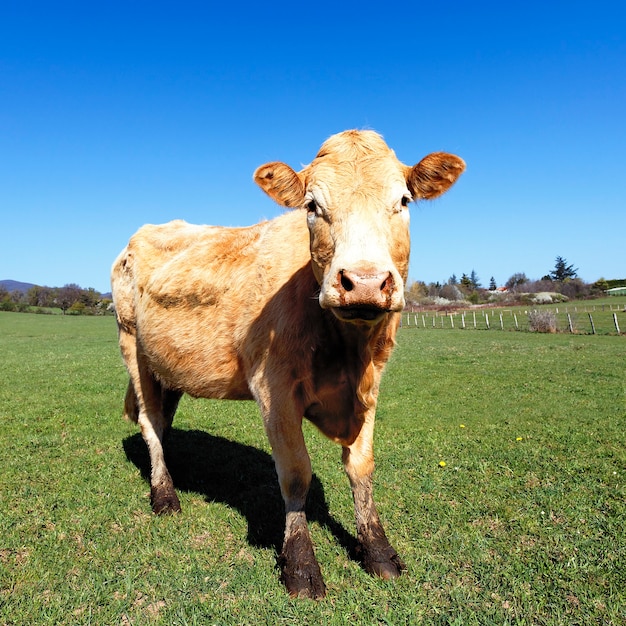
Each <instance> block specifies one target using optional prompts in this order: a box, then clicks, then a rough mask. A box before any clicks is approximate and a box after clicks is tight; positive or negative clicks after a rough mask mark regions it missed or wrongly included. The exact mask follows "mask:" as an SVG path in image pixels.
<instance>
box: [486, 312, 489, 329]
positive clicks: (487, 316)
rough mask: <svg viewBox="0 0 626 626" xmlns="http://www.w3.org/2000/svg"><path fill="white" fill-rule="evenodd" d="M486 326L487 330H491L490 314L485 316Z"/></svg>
mask: <svg viewBox="0 0 626 626" xmlns="http://www.w3.org/2000/svg"><path fill="white" fill-rule="evenodd" d="M485 324H486V325H487V330H489V314H487V315H485Z"/></svg>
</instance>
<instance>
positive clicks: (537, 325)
mask: <svg viewBox="0 0 626 626" xmlns="http://www.w3.org/2000/svg"><path fill="white" fill-rule="evenodd" d="M528 330H530V331H531V332H535V333H555V332H556V313H555V312H554V311H530V312H529V313H528Z"/></svg>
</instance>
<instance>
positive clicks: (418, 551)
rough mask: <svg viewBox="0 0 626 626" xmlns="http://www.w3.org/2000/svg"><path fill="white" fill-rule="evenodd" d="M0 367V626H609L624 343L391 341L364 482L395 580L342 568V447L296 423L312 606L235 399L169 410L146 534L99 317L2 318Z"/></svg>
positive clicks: (620, 511)
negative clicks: (396, 566)
mask: <svg viewBox="0 0 626 626" xmlns="http://www.w3.org/2000/svg"><path fill="white" fill-rule="evenodd" d="M0 351H1V352H0V354H1V355H2V358H1V359H0V423H1V424H2V430H1V431H0V624H2V625H5V624H6V625H9V624H11V625H17V624H29V625H30V624H41V623H50V624H123V625H130V624H133V625H134V624H164V625H173V624H257V625H258V624H280V623H284V624H292V623H307V624H344V623H345V624H357V623H358V624H417V623H424V624H568V625H569V624H585V625H586V624H598V625H600V624H602V625H605V624H615V625H617V624H624V623H626V373H625V372H626V367H625V363H624V360H625V357H626V338H625V337H617V336H604V335H597V336H587V335H569V334H558V335H538V334H531V333H502V332H495V331H494V332H489V333H486V332H477V333H473V332H458V331H457V330H442V331H439V332H437V333H423V332H415V329H409V328H406V327H405V328H403V329H401V331H400V333H399V336H398V347H397V350H396V352H395V353H394V356H393V358H392V362H391V363H390V365H389V368H388V370H387V373H386V375H385V379H384V382H383V386H382V391H381V398H380V405H379V415H378V421H377V431H376V441H375V443H376V459H377V471H376V477H375V483H376V497H377V502H378V506H379V510H380V513H381V517H382V519H383V521H384V523H385V525H386V529H387V532H388V535H389V537H390V539H391V540H392V543H393V544H394V545H395V547H396V548H397V550H398V552H399V553H400V554H401V556H402V557H403V559H404V560H405V561H406V563H407V565H408V572H407V573H406V575H405V576H403V577H402V578H400V579H399V580H397V581H395V582H385V581H380V580H377V579H374V578H371V577H369V576H368V575H367V574H365V573H364V572H363V571H362V570H361V569H360V567H359V566H358V564H356V563H355V562H354V561H352V560H351V559H350V558H349V556H348V552H349V548H350V546H351V545H352V541H353V532H354V531H353V525H354V522H353V512H352V502H351V496H350V491H349V487H348V483H347V479H346V478H345V476H344V475H343V473H342V468H341V462H340V449H339V448H338V447H337V446H336V445H335V444H333V443H331V442H329V441H327V440H325V439H324V438H323V437H322V436H321V435H320V434H319V433H317V431H316V430H315V429H314V428H313V427H311V426H309V425H306V428H305V431H306V437H307V441H308V445H309V449H310V452H311V456H312V459H313V467H314V471H315V480H314V484H313V489H312V492H311V497H310V507H309V508H310V519H311V530H312V536H313V541H314V544H315V547H316V553H317V556H318V559H319V561H320V565H321V568H322V572H323V574H324V577H325V581H326V584H327V586H328V596H327V598H326V599H325V600H323V601H321V602H310V601H295V600H291V599H289V598H288V597H286V594H285V592H284V590H283V588H282V586H281V584H280V583H279V581H278V572H277V570H276V546H277V544H279V543H280V540H281V533H282V528H281V524H282V515H283V513H282V503H281V499H280V494H279V491H278V487H277V485H276V479H275V475H274V471H273V466H272V461H271V457H270V454H269V448H268V445H267V442H266V440H265V435H264V433H263V429H262V425H261V420H260V418H259V416H258V411H257V408H256V406H255V405H254V404H252V403H248V402H240V403H235V402H218V401H194V400H190V399H188V398H185V399H184V400H183V402H182V403H181V406H180V409H179V413H178V414H177V417H176V420H175V423H174V424H175V429H174V432H173V434H172V438H171V441H170V442H169V443H170V448H169V450H170V467H171V469H172V473H173V475H174V480H175V482H176V484H177V486H178V488H179V495H180V497H181V502H182V506H183V514H182V515H179V516H169V517H164V518H157V517H155V516H153V515H152V514H151V512H150V506H149V497H148V492H149V485H148V483H147V481H146V475H147V471H148V466H147V453H146V451H145V446H144V444H143V442H142V440H141V437H140V436H139V435H138V434H137V428H136V426H135V425H133V424H128V423H126V422H124V421H122V420H121V419H120V414H121V405H122V399H123V395H124V391H125V386H126V373H125V371H124V368H123V365H122V363H121V359H120V357H119V354H118V349H117V344H116V331H115V323H114V320H113V319H112V318H110V317H104V318H90V317H67V316H66V317H63V316H41V315H28V314H14V313H0ZM441 461H443V462H445V466H443V467H442V466H441V465H440V462H441Z"/></svg>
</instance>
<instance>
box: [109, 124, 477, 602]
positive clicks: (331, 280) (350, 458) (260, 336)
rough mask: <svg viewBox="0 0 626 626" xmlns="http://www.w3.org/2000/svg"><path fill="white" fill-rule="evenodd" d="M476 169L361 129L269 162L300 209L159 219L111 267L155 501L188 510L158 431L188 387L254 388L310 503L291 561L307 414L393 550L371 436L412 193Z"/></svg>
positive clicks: (281, 470) (213, 392)
mask: <svg viewBox="0 0 626 626" xmlns="http://www.w3.org/2000/svg"><path fill="white" fill-rule="evenodd" d="M463 167H464V164H463V162H462V161H461V159H459V158H458V157H454V156H453V155H447V154H445V153H436V154H434V155H429V156H428V157H426V158H425V159H423V160H422V161H421V162H420V163H418V164H417V165H416V166H414V167H408V166H405V165H403V164H402V163H400V162H399V161H398V160H397V158H396V157H395V155H394V153H393V151H391V150H390V149H389V148H388V147H387V146H386V144H385V143H384V141H383V140H382V138H381V137H380V136H379V135H377V134H376V133H373V132H371V131H362V132H359V131H347V132H346V133H341V134H339V135H336V136H334V137H331V138H330V139H329V140H328V141H326V142H325V143H324V145H323V146H322V148H321V149H320V151H319V153H318V155H317V157H316V158H315V159H314V161H313V162H312V163H311V164H310V165H308V166H306V167H305V168H304V169H303V170H302V171H301V172H299V173H296V172H295V171H294V170H292V169H291V168H290V167H289V166H288V165H285V164H284V163H278V162H274V163H269V164H267V165H264V166H262V167H261V168H259V169H258V170H257V172H256V173H255V180H256V181H257V183H258V184H259V185H260V186H261V188H262V189H263V190H264V191H265V192H266V193H268V194H269V195H270V196H271V197H273V198H274V199H275V200H276V201H277V202H279V203H280V204H282V205H284V206H288V207H294V208H295V210H294V211H291V212H288V213H285V214H283V215H281V216H280V217H278V218H276V219H274V220H272V221H269V222H263V223H260V224H257V225H255V226H251V227H249V228H218V227H210V226H192V225H189V224H186V223H184V222H182V221H175V222H171V223H169V224H164V225H160V226H152V225H148V226H144V227H143V228H141V229H140V230H139V231H138V232H137V233H136V234H135V235H134V236H133V237H132V238H131V240H130V242H129V244H128V246H127V247H126V248H125V250H123V251H122V253H121V254H120V256H119V257H118V259H117V260H116V261H115V263H114V265H113V270H112V286H113V297H114V301H115V306H116V313H117V319H118V326H119V335H120V347H121V350H122V355H123V357H124V360H125V362H126V365H127V367H128V371H129V374H130V378H131V383H130V385H129V389H128V392H127V396H126V400H125V413H126V415H127V416H128V417H130V418H131V419H135V420H136V421H138V423H139V424H140V426H141V429H142V434H143V436H144V438H145V439H146V443H147V444H148V447H149V450H150V457H151V462H152V477H151V483H152V491H153V508H154V509H155V511H156V512H161V511H163V510H167V509H168V508H170V509H172V510H177V508H179V504H178V500H177V498H176V495H175V493H174V489H173V485H172V484H171V478H170V477H169V473H168V471H167V468H166V467H165V462H164V460H163V454H162V449H161V444H160V441H161V438H162V435H163V432H164V430H165V429H166V428H167V427H168V426H169V425H170V424H171V420H172V418H173V415H174V411H175V409H176V404H177V402H178V398H179V397H180V394H181V393H188V394H190V395H192V396H196V397H205V398H230V399H245V398H254V399H255V400H256V401H257V402H258V404H259V407H260V409H261V413H262V416H263V419H264V423H265V428H266V432H267V434H268V437H269V440H270V443H271V445H272V448H273V452H274V458H275V462H276V468H277V472H278V476H279V481H280V486H281V490H282V493H283V496H284V498H285V505H286V510H287V513H288V514H296V513H297V517H293V516H292V517H288V520H291V521H290V522H289V523H288V524H287V532H286V535H285V548H284V555H285V553H288V554H286V556H284V558H285V559H286V560H287V561H291V560H293V558H295V557H293V555H291V554H290V553H291V551H292V549H295V548H292V546H294V545H298V549H304V548H303V546H305V544H307V540H306V538H305V539H302V538H301V537H300V535H301V534H302V532H305V531H303V527H302V524H301V523H300V522H298V523H297V524H294V523H293V520H294V519H298V520H302V516H301V515H300V513H302V511H303V507H304V501H305V499H306V493H307V491H308V486H309V482H310V480H311V466H310V461H309V458H308V454H307V451H306V448H305V446H304V439H303V437H302V430H301V421H302V418H303V417H307V418H308V419H310V420H311V421H312V422H314V423H315V424H316V425H317V426H318V427H319V428H320V429H321V430H322V432H324V433H325V434H326V435H327V436H328V437H330V438H331V439H333V440H335V441H336V442H338V443H339V444H341V445H342V446H343V448H344V457H343V458H344V464H345V468H346V471H347V473H348V475H349V477H350V482H351V484H352V487H353V491H354V493H355V507H356V513H357V521H358V520H359V519H361V522H363V519H365V518H367V519H365V522H363V523H365V526H363V527H362V528H361V526H359V533H360V535H359V538H360V540H361V541H362V542H363V543H364V544H366V549H367V550H370V552H371V551H374V552H376V551H380V550H378V548H379V547H380V546H379V543H380V541H382V540H380V534H381V533H382V536H383V537H384V531H382V527H380V524H379V521H378V518H377V514H376V513H375V507H374V504H373V500H372V498H371V473H372V470H373V466H374V463H373V453H372V436H373V425H374V416H375V410H376V401H377V397H378V388H379V384H380V378H381V374H382V371H383V368H384V366H385V363H386V362H387V360H388V358H389V356H390V354H391V350H392V348H393V345H394V337H395V333H396V329H397V327H398V323H399V312H400V311H401V309H402V307H403V305H404V297H403V284H404V282H405V281H406V277H407V271H408V260H409V247H410V246H409V228H408V210H407V208H406V206H405V204H406V203H407V201H408V200H410V199H416V198H418V197H426V198H429V197H434V196H436V195H439V194H440V193H443V192H444V191H445V190H447V189H448V188H449V187H450V185H452V184H453V182H454V181H455V180H456V178H457V177H458V175H459V174H460V172H461V171H462V169H463ZM403 198H405V200H403ZM368 485H369V486H368ZM360 503H362V504H360ZM291 526H293V527H294V528H295V527H297V528H298V533H299V537H300V539H298V541H295V540H294V538H293V536H291V535H290V532H289V528H290V527H291ZM370 527H371V528H375V529H379V530H376V532H375V533H374V534H375V535H376V538H375V539H371V538H370V539H368V537H369V535H368V533H369V531H367V528H370ZM379 527H380V528H379ZM372 532H374V531H372ZM370 534H371V533H370ZM372 536H374V535H372ZM370 540H371V541H370ZM379 540H380V541H379ZM385 541H386V539H385ZM368 542H374V543H375V544H376V546H378V547H376V550H374V548H372V546H371V545H369V544H368ZM307 545H308V544H307ZM368 545H369V547H367V546H368ZM387 546H388V544H387ZM305 547H306V546H305ZM385 550H387V552H389V550H391V552H393V554H395V551H393V549H392V548H391V547H390V546H388V549H387V548H385ZM385 550H383V552H384V551H385ZM305 551H307V553H308V547H307V548H306V550H305ZM311 553H312V552H311ZM389 554H391V553H389ZM396 557H397V555H396ZM385 558H387V559H389V558H391V557H389V556H388V557H385ZM392 560H393V559H392ZM292 566H293V563H289V564H288V565H286V566H285V568H284V578H287V579H290V576H291V574H290V575H287V574H286V573H285V572H289V571H291V569H293V568H292ZM377 567H378V566H372V568H371V570H372V571H374V572H375V573H379V574H380V575H385V573H384V572H387V570H388V569H389V567H392V566H390V565H389V564H387V565H386V566H385V567H384V568H383V570H384V571H383V573H381V572H379V571H378V570H377ZM393 567H396V566H393ZM296 569H297V568H296ZM398 572H399V569H398ZM387 573H388V572H387ZM390 575H392V574H390ZM396 575H397V574H396ZM309 577H313V578H315V577H316V574H315V572H313V573H309ZM318 582H319V584H318V585H317V586H315V585H314V586H313V587H312V588H308V586H307V585H308V583H306V582H303V581H302V580H297V581H296V582H293V580H291V581H290V580H285V583H286V585H287V587H288V589H289V590H290V592H291V593H300V592H301V591H302V590H301V589H300V586H302V585H304V587H306V589H304V595H314V596H315V595H319V593H320V589H322V588H323V583H321V578H320V580H319V581H318ZM294 589H295V590H296V591H295V592H294Z"/></svg>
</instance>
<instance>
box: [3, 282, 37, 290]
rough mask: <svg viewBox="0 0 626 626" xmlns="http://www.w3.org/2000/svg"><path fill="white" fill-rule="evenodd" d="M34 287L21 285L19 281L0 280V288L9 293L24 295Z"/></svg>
mask: <svg viewBox="0 0 626 626" xmlns="http://www.w3.org/2000/svg"><path fill="white" fill-rule="evenodd" d="M36 286H37V285H35V284H33V283H21V282H20V281H19V280H0V287H4V288H5V289H6V290H7V291H8V292H9V293H10V292H11V291H21V292H22V293H26V292H27V291H28V290H29V289H30V288H31V287H36Z"/></svg>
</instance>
